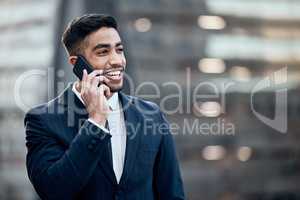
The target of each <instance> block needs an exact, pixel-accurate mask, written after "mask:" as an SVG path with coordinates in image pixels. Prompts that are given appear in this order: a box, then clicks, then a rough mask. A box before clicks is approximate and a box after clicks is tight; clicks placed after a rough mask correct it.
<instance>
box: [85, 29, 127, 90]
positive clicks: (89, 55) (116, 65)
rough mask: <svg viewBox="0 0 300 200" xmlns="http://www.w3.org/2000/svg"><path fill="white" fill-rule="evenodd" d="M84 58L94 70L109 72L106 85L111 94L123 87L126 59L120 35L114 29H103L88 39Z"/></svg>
mask: <svg viewBox="0 0 300 200" xmlns="http://www.w3.org/2000/svg"><path fill="white" fill-rule="evenodd" d="M85 42H86V45H85V47H84V52H83V54H84V56H85V58H86V59H87V60H88V62H89V63H90V64H91V65H92V66H93V67H94V69H102V70H104V72H108V74H106V75H105V77H106V78H107V81H106V82H105V84H106V85H107V86H108V87H109V88H110V90H111V92H116V91H119V90H120V89H122V87H123V74H124V72H123V71H124V69H125V66H126V59H125V56H124V52H123V45H122V43H121V38H120V36H119V33H118V32H117V30H116V29H114V28H109V27H102V28H100V29H99V30H97V31H96V32H94V33H91V34H90V35H88V36H87V38H86V41H85Z"/></svg>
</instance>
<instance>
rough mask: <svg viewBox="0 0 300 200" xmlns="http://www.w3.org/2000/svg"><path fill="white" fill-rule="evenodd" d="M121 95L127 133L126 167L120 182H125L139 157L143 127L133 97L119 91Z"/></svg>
mask: <svg viewBox="0 0 300 200" xmlns="http://www.w3.org/2000/svg"><path fill="white" fill-rule="evenodd" d="M119 97H120V101H121V104H122V109H123V112H124V118H125V126H126V134H127V137H126V152H125V162H124V169H123V173H122V176H121V180H120V184H125V182H126V180H127V179H128V177H129V175H130V172H131V171H132V169H133V166H134V163H135V160H136V157H137V152H138V147H139V143H140V137H141V134H139V132H140V130H141V128H142V116H141V114H140V113H139V112H138V110H137V108H136V105H134V100H133V99H132V98H130V97H129V96H127V95H125V94H123V93H122V92H119Z"/></svg>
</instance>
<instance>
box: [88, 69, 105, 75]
mask: <svg viewBox="0 0 300 200" xmlns="http://www.w3.org/2000/svg"><path fill="white" fill-rule="evenodd" d="M102 74H103V70H102V69H96V70H94V71H92V72H91V73H90V74H89V77H95V76H98V75H102Z"/></svg>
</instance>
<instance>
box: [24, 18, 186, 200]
mask: <svg viewBox="0 0 300 200" xmlns="http://www.w3.org/2000/svg"><path fill="white" fill-rule="evenodd" d="M63 43H64V45H65V48H66V50H67V52H68V54H69V57H68V60H69V62H70V64H72V65H74V64H75V63H76V60H77V55H83V56H84V57H85V58H86V59H87V61H88V62H89V63H90V64H91V65H92V66H93V68H94V71H93V72H92V73H90V74H87V72H86V70H84V72H83V78H82V80H79V81H78V82H75V83H74V84H73V85H70V86H69V87H67V88H66V90H65V91H64V92H63V93H62V94H61V95H59V96H58V97H57V98H55V99H53V100H52V101H50V102H48V103H46V104H43V105H40V106H37V107H35V108H33V109H31V110H30V111H29V112H28V113H27V114H26V116H25V120H24V123H25V127H26V146H27V149H28V154H27V162H26V164H27V170H28V175H29V178H30V181H31V182H32V184H33V186H34V188H35V190H36V191H37V193H38V194H39V196H40V197H41V198H42V199H55V200H58V199H61V200H67V199H87V200H93V199H103V200H110V199H124V200H125V199H126V200H146V199H148V200H154V199H159V200H160V199H161V200H173V199H174V200H175V199H178V200H179V199H184V192H183V184H182V180H181V175H180V170H179V166H178V162H177V158H176V154H175V149H174V143H173V139H172V135H171V134H170V131H169V129H168V126H167V122H166V120H165V117H164V116H163V115H162V113H161V112H160V111H159V108H158V106H157V105H155V104H153V103H151V102H148V101H144V100H142V99H139V98H136V97H132V96H127V95H125V94H123V93H122V92H120V90H121V89H122V86H123V76H124V68H125V65H126V60H125V56H124V52H123V45H122V42H121V39H120V36H119V34H118V29H117V23H116V21H115V19H114V18H113V17H111V16H106V15H100V14H89V15H84V16H82V17H80V18H76V19H75V20H73V21H72V22H71V23H70V24H69V25H68V27H67V29H66V30H65V32H64V34H63ZM104 74H105V75H104Z"/></svg>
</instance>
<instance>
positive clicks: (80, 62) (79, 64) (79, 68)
mask: <svg viewBox="0 0 300 200" xmlns="http://www.w3.org/2000/svg"><path fill="white" fill-rule="evenodd" d="M84 69H86V71H87V73H88V74H89V73H91V72H92V71H93V70H94V69H93V67H92V66H91V65H90V64H89V62H88V61H87V60H86V59H85V57H84V56H82V55H78V56H77V61H76V63H75V65H74V67H73V72H74V74H75V75H76V76H77V77H78V78H79V79H80V80H82V77H83V70H84Z"/></svg>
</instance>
